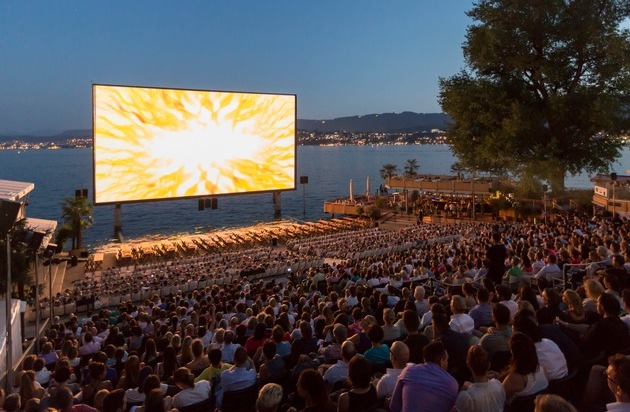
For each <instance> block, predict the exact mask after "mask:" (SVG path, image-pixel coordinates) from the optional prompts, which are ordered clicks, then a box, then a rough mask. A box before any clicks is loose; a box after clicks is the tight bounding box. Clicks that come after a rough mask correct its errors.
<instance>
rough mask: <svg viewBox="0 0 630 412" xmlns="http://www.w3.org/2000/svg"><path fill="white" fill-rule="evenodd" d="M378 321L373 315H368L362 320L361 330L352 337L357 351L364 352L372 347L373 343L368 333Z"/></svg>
mask: <svg viewBox="0 0 630 412" xmlns="http://www.w3.org/2000/svg"><path fill="white" fill-rule="evenodd" d="M377 323H378V322H377V321H376V318H375V317H374V316H372V315H367V316H365V317H364V318H363V320H361V331H360V332H359V333H357V334H356V335H354V336H352V337H351V338H350V340H351V341H352V343H354V347H355V348H356V350H357V353H360V354H363V353H365V351H366V350H368V349H370V347H371V346H372V344H371V342H370V338H369V337H368V335H367V334H368V332H369V330H370V329H371V328H372V327H373V326H374V325H376V324H377Z"/></svg>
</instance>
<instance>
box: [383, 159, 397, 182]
mask: <svg viewBox="0 0 630 412" xmlns="http://www.w3.org/2000/svg"><path fill="white" fill-rule="evenodd" d="M379 173H380V174H381V178H382V179H383V180H385V181H387V180H388V179H391V178H392V177H393V176H395V175H396V174H398V166H396V165H393V164H391V163H388V164H386V165H383V168H382V169H381V170H380V171H379Z"/></svg>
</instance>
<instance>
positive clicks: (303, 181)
mask: <svg viewBox="0 0 630 412" xmlns="http://www.w3.org/2000/svg"><path fill="white" fill-rule="evenodd" d="M300 184H301V185H302V207H303V209H304V211H303V212H304V217H306V185H307V184H308V176H300Z"/></svg>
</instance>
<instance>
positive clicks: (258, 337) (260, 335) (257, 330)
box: [244, 323, 267, 357]
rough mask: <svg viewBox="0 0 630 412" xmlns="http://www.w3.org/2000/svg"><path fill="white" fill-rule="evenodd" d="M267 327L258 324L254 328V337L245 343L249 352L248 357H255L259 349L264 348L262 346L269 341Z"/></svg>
mask: <svg viewBox="0 0 630 412" xmlns="http://www.w3.org/2000/svg"><path fill="white" fill-rule="evenodd" d="M266 331H267V325H265V324H264V323H258V324H256V326H255V327H254V335H253V336H250V337H249V338H248V339H247V341H246V342H245V345H244V346H245V349H246V350H247V355H248V356H249V357H253V356H254V355H255V354H256V351H257V350H258V348H262V346H263V345H264V344H265V342H266V341H267V337H266Z"/></svg>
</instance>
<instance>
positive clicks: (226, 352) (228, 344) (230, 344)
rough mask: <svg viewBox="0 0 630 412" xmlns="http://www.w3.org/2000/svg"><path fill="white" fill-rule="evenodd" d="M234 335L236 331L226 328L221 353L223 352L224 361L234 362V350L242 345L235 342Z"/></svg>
mask: <svg viewBox="0 0 630 412" xmlns="http://www.w3.org/2000/svg"><path fill="white" fill-rule="evenodd" d="M234 337H235V336H234V332H232V331H231V330H226V331H225V334H224V335H223V347H222V348H221V353H223V357H222V358H221V360H222V361H223V362H227V363H234V352H236V349H237V348H239V347H240V346H241V345H239V344H238V343H234Z"/></svg>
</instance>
